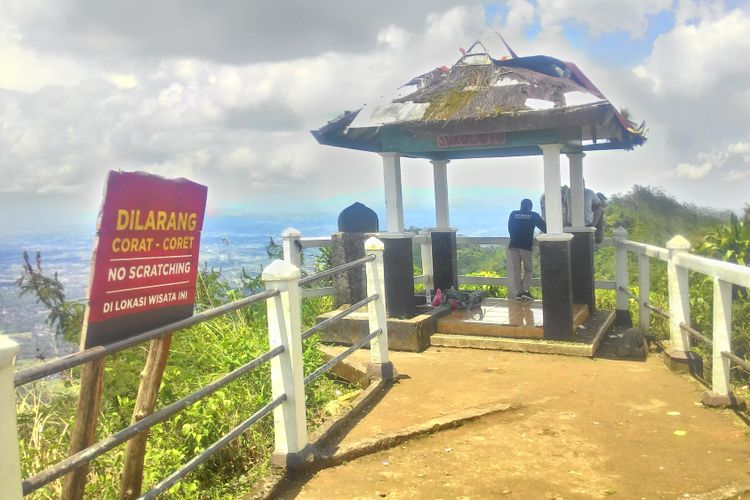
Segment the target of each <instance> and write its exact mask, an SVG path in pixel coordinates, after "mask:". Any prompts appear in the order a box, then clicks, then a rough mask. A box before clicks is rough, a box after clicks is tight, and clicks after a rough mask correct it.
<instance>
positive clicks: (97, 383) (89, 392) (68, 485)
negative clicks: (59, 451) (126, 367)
mask: <svg viewBox="0 0 750 500" xmlns="http://www.w3.org/2000/svg"><path fill="white" fill-rule="evenodd" d="M103 382H104V358H101V359H97V360H95V361H91V362H90V363H86V364H85V365H83V367H82V368H81V389H80V392H79V393H78V412H77V414H76V421H75V425H74V426H73V434H72V436H71V438H70V455H74V454H75V453H78V452H79V451H81V450H83V449H84V448H88V447H89V446H91V445H92V444H94V440H95V437H96V421H97V418H98V417H99V404H100V403H101V400H102V384H103ZM88 473H89V465H88V464H86V465H83V466H81V467H79V468H77V469H76V470H74V471H72V472H71V473H70V474H68V475H67V476H66V477H65V479H64V481H63V489H62V495H61V497H60V498H62V500H81V499H82V498H83V493H84V490H85V488H86V477H87V476H88Z"/></svg>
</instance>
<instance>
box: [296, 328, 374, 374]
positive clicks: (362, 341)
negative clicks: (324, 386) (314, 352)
mask: <svg viewBox="0 0 750 500" xmlns="http://www.w3.org/2000/svg"><path fill="white" fill-rule="evenodd" d="M382 331H383V330H382V329H381V328H378V329H377V330H375V331H374V332H372V333H371V334H369V335H367V336H366V337H362V338H361V339H359V340H358V341H357V342H355V343H354V344H352V346H351V347H350V348H349V349H347V350H346V351H344V352H342V353H341V354H339V355H338V356H336V357H335V358H333V359H332V360H330V361H328V362H327V363H326V364H324V365H323V366H321V367H320V368H318V369H317V370H315V371H314V372H312V373H311V374H310V375H308V376H307V377H305V385H307V384H309V383H310V382H313V381H314V380H315V379H317V378H318V377H320V376H321V375H323V374H324V373H325V372H327V371H328V370H330V369H331V367H332V366H333V365H335V364H336V363H338V362H340V361H341V360H343V359H344V358H346V357H347V356H349V355H350V354H351V353H353V352H354V351H356V350H357V349H359V348H360V347H362V346H363V345H365V344H366V343H367V342H369V341H370V340H372V339H373V338H374V337H377V336H378V335H380V334H381V332H382Z"/></svg>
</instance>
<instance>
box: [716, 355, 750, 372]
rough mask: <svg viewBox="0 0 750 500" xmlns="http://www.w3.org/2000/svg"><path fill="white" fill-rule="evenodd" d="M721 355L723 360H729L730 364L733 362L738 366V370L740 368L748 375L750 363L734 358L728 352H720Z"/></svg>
mask: <svg viewBox="0 0 750 500" xmlns="http://www.w3.org/2000/svg"><path fill="white" fill-rule="evenodd" d="M721 355H722V356H724V357H725V358H729V359H731V360H732V362H734V363H735V364H736V365H737V366H739V367H740V368H742V369H743V370H745V371H746V372H748V373H750V363H748V362H747V361H745V360H744V359H742V358H741V357H739V356H736V355H734V354H732V353H731V352H729V351H721Z"/></svg>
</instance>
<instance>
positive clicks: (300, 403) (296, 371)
mask: <svg viewBox="0 0 750 500" xmlns="http://www.w3.org/2000/svg"><path fill="white" fill-rule="evenodd" d="M299 277H300V271H299V268H297V267H296V266H293V265H292V264H290V263H288V262H285V261H283V260H278V259H277V260H275V261H273V262H272V263H271V265H269V266H268V267H267V268H266V269H265V270H264V271H263V274H262V276H261V278H262V279H263V281H264V282H265V286H266V290H279V291H280V292H281V294H280V295H278V296H276V297H272V298H270V299H268V300H267V301H266V307H267V309H268V337H269V347H270V348H271V349H273V348H275V347H277V346H280V345H281V346H283V347H284V351H283V352H282V353H281V354H279V355H278V356H276V357H274V358H273V359H272V360H271V390H272V395H273V398H274V399H276V398H278V397H280V396H281V395H282V394H286V401H284V402H283V403H282V404H280V405H279V406H277V407H276V408H275V409H274V411H273V421H274V436H275V446H274V452H273V457H272V461H273V462H274V464H276V465H281V466H287V465H288V466H296V465H300V464H301V463H302V462H304V461H305V459H306V457H305V456H304V454H305V452H306V450H305V449H306V447H307V421H306V416H305V382H304V372H303V370H304V366H303V362H302V336H301V333H302V332H301V329H302V318H301V316H302V314H301V310H300V292H299Z"/></svg>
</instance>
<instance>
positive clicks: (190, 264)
mask: <svg viewBox="0 0 750 500" xmlns="http://www.w3.org/2000/svg"><path fill="white" fill-rule="evenodd" d="M207 191H208V189H207V188H206V186H203V185H200V184H197V183H195V182H192V181H189V180H187V179H165V178H163V177H159V176H157V175H152V174H146V173H142V172H114V171H113V172H110V173H109V176H108V178H107V185H106V188H105V193H104V202H103V204H102V208H101V212H100V214H99V222H98V227H97V236H98V238H97V242H96V244H95V248H94V263H93V264H94V265H93V271H92V276H91V285H90V287H89V300H88V308H87V324H86V326H85V327H84V329H85V331H84V335H83V338H82V341H81V346H82V348H84V349H85V348H89V347H92V346H96V345H103V344H108V343H111V342H114V341H117V340H122V339H124V338H127V337H130V336H133V335H137V334H139V333H142V332H144V331H146V330H149V329H152V328H156V327H158V326H162V325H165V324H167V323H171V322H173V321H177V320H179V319H183V318H186V317H189V316H191V315H192V314H193V305H194V303H195V279H196V275H197V269H198V250H199V246H200V233H201V230H202V228H203V217H204V212H205V208H206V194H207Z"/></svg>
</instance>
